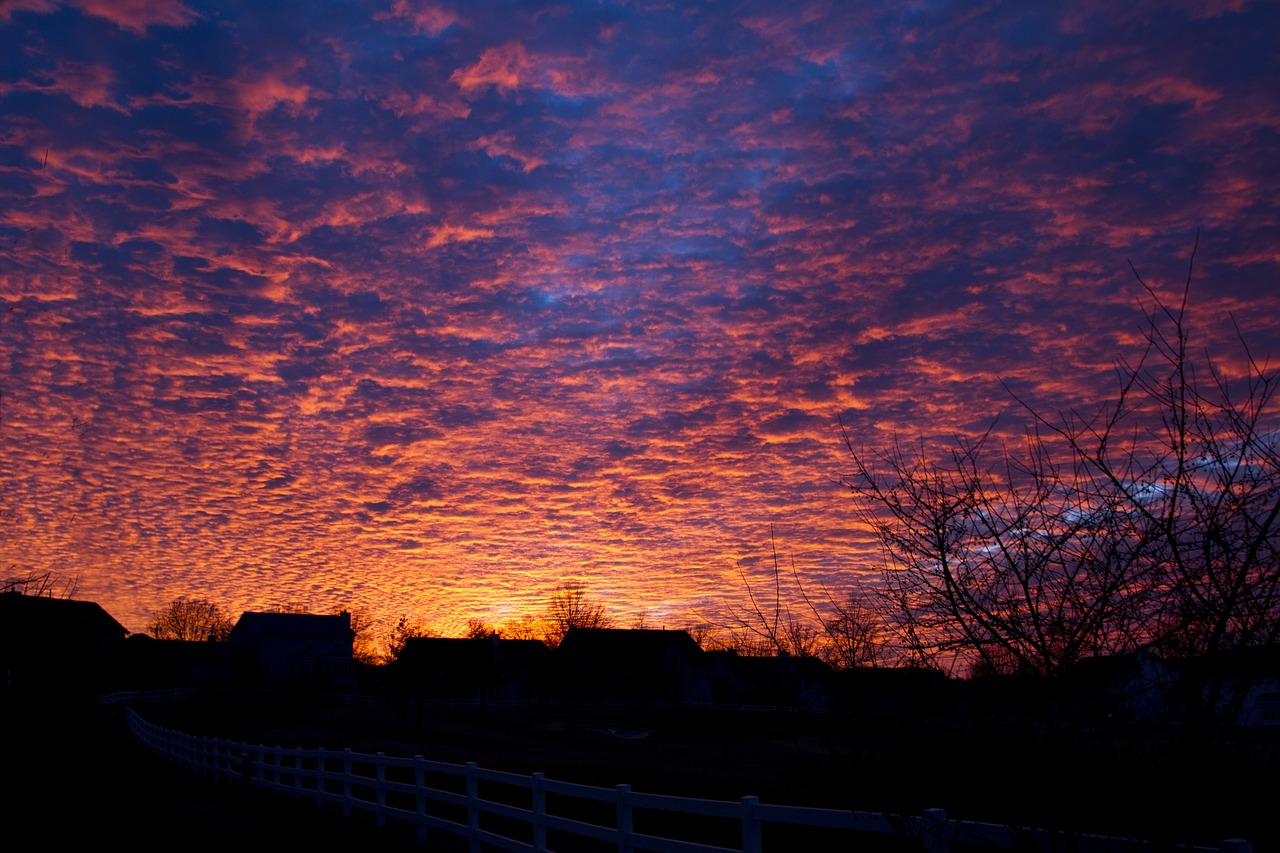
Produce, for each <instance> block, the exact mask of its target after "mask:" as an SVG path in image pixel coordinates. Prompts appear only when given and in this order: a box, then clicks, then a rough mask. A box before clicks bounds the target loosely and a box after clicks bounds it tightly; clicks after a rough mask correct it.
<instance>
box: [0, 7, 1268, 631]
mask: <svg viewBox="0 0 1280 853" xmlns="http://www.w3.org/2000/svg"><path fill="white" fill-rule="evenodd" d="M1277 33H1280V6H1277V5H1275V4H1263V3H1249V2H1220V3H1217V2H1210V0H1205V2H1184V3H1172V4H1171V3H1153V2H1139V3H1130V4H1122V5H1120V6H1117V5H1116V4H1111V3H1079V4H1071V11H1069V12H1063V13H1054V12H1049V11H1042V10H1040V9H1039V7H1038V6H1036V4H1032V5H1031V6H1030V7H1027V4H1022V3H1015V2H997V3H992V4H985V5H981V6H979V5H976V4H966V3H948V2H927V3H915V4H901V3H892V2H885V3H870V2H868V3H841V2H831V3H816V2H813V3H811V2H801V3H790V4H777V3H750V2H729V3H716V4H711V3H701V2H688V3H673V4H648V3H574V2H570V3H563V4H557V5H547V6H543V5H541V4H531V3H530V4H523V3H521V4H508V3H492V2H480V3H458V4H448V3H440V4H434V3H425V2H421V3H419V2H411V0H395V2H390V0H382V1H381V2H352V3H279V4H276V3H267V4H260V3H238V2H230V3H195V2H191V3H178V2H165V0H136V1H135V2H129V3H111V2H105V0H9V2H0V105H2V106H0V300H2V302H0V359H2V360H0V394H2V396H0V441H3V447H4V455H3V459H2V461H0V510H2V511H3V513H4V528H3V531H4V536H3V539H2V540H0V541H2V544H0V557H2V558H3V560H4V565H5V573H4V576H6V577H7V576H9V575H19V574H24V573H26V572H27V571H45V570H52V571H54V572H56V573H58V574H59V575H60V576H66V577H72V576H78V577H79V590H78V592H77V597H78V598H84V599H90V600H95V601H97V602H99V603H100V604H102V605H103V607H104V608H106V609H107V610H108V611H109V612H110V613H111V614H112V615H114V616H115V617H116V618H117V619H119V620H120V621H121V622H122V623H123V624H124V625H125V626H127V627H128V628H130V629H131V630H134V631H140V630H142V629H143V628H144V626H145V623H146V619H147V615H148V613H150V612H151V611H152V610H154V609H156V608H158V607H160V606H161V605H163V604H165V603H166V602H168V601H169V600H170V599H172V598H174V597H176V596H179V595H189V596H198V597H206V598H209V599H212V600H214V601H217V602H220V603H222V604H223V605H224V606H225V607H226V608H227V609H228V610H229V611H232V612H233V613H236V614H238V613H239V611H241V610H245V609H255V608H257V609H261V608H264V607H268V606H271V605H272V604H282V603H300V604H304V605H306V606H309V607H312V608H314V609H317V610H321V609H329V608H331V607H334V606H338V605H346V606H350V607H362V608H366V609H368V610H369V611H370V612H372V613H374V614H375V615H377V616H378V617H380V618H381V619H383V620H394V618H395V617H396V616H398V615H400V614H414V615H417V616H418V617H419V618H421V619H423V620H424V621H427V622H430V623H432V624H434V625H435V626H436V627H437V628H438V629H439V630H442V631H445V632H453V631H456V630H458V629H459V628H460V627H461V626H462V625H463V624H464V623H465V621H466V620H467V619H468V618H470V617H480V618H485V619H488V620H490V621H494V622H501V621H503V620H504V619H508V618H515V617H519V616H521V615H525V614H529V613H533V612H537V611H539V610H541V609H542V607H543V604H544V602H545V601H546V598H547V595H548V593H549V591H550V590H552V589H553V588H554V587H555V586H556V585H557V584H559V583H562V582H565V581H581V582H584V583H585V584H586V585H587V586H588V588H589V589H590V590H591V591H592V593H593V594H594V595H597V596H599V597H600V598H601V599H602V600H604V601H605V602H606V604H607V606H608V607H609V608H610V609H611V611H612V612H614V613H615V614H616V616H617V618H618V619H619V621H620V622H622V623H626V622H628V621H630V620H632V619H634V618H637V617H639V616H641V615H643V616H644V617H645V618H646V621H647V623H648V624H649V625H651V626H653V627H659V626H663V625H665V626H667V627H673V628H674V627H681V626H683V625H685V624H687V623H689V622H692V621H695V620H697V619H698V618H699V617H704V618H713V617H714V616H715V615H716V614H717V613H720V612H721V611H722V610H723V608H724V607H725V606H726V605H727V604H729V603H732V602H735V601H739V600H740V599H741V596H742V593H743V590H742V579H741V576H740V571H743V572H745V573H746V574H747V576H748V577H750V578H754V579H759V580H760V581H761V582H763V580H764V579H765V578H766V577H767V573H768V572H769V570H770V566H771V556H770V554H771V552H770V548H771V545H770V535H771V533H770V531H771V529H772V530H775V531H776V536H777V542H778V545H779V547H780V548H781V549H782V550H783V551H784V552H785V554H786V555H787V557H788V561H790V560H791V559H794V562H795V565H796V566H797V568H798V569H800V570H801V571H802V572H803V573H804V574H805V576H806V577H808V578H811V579H812V580H813V582H814V583H815V584H816V583H822V584H825V585H826V586H828V587H829V588H830V589H832V590H840V589H842V588H845V587H847V586H848V585H849V584H850V583H852V582H853V580H854V579H855V578H856V577H857V576H858V575H859V574H860V573H866V575H867V576H868V577H871V578H874V573H875V571H876V569H877V567H878V566H879V565H880V560H881V558H880V555H879V553H878V552H877V550H876V547H875V545H874V543H873V539H872V537H871V536H870V534H869V533H868V532H867V531H865V530H862V529H859V528H858V527H857V526H856V525H855V523H854V516H853V514H852V513H851V512H850V507H849V501H850V496H849V495H848V492H847V490H845V489H843V488H842V487H841V486H840V485H839V483H838V480H839V478H840V477H841V475H842V474H843V473H845V471H846V470H847V450H846V448H845V447H844V444H843V440H842V438H841V431H840V423H841V422H843V424H844V425H845V427H846V428H847V429H848V430H849V431H850V434H851V435H852V436H853V437H854V438H855V440H857V441H858V442H859V443H861V444H864V445H866V446H868V447H873V448H874V447H877V446H887V445H888V443H889V442H890V441H891V440H892V439H893V437H894V436H899V437H904V438H907V439H910V440H915V439H916V438H917V437H923V438H924V439H925V440H930V439H934V438H937V439H940V440H945V439H946V438H948V437H949V436H953V435H956V434H962V435H963V434H973V433H975V432H979V431H982V430H985V429H986V428H987V427H988V426H989V425H990V424H991V423H992V421H993V420H995V419H997V418H998V419H999V420H998V424H999V427H998V429H999V431H1000V432H1002V433H1007V434H1009V435H1011V436H1016V435H1018V434H1020V433H1021V432H1022V430H1023V428H1024V425H1025V423H1026V417H1025V415H1024V414H1023V412H1022V410H1021V409H1020V407H1019V405H1018V404H1017V402H1016V401H1014V400H1013V399H1012V398H1011V396H1010V393H1009V391H1007V390H1006V386H1007V387H1008V388H1010V389H1013V390H1015V391H1016V392H1017V393H1018V394H1019V395H1021V396H1023V397H1024V398H1025V399H1028V400H1032V401H1035V402H1036V403H1037V404H1039V405H1043V406H1045V407H1046V408H1049V409H1052V408H1057V407H1071V406H1087V405H1091V404H1093V403H1096V402H1099V401H1101V400H1102V399H1103V398H1104V397H1105V396H1107V395H1109V394H1110V393H1111V392H1112V391H1113V390H1114V388H1115V373H1114V370H1113V365H1114V362H1115V360H1116V359H1117V358H1118V357H1121V356H1128V355H1132V354H1134V353H1135V351H1136V350H1135V348H1136V347H1137V346H1139V345H1140V343H1141V329H1142V321H1143V313H1142V310H1141V309H1140V307H1139V305H1138V297H1139V296H1140V295H1141V288H1140V287H1139V286H1138V284H1137V282H1136V281H1135V279H1134V275H1133V272H1132V271H1131V270H1130V268H1129V263H1130V262H1132V264H1133V265H1134V267H1135V268H1137V269H1138V270H1139V271H1140V272H1141V273H1142V274H1143V276H1144V277H1145V278H1146V279H1147V280H1148V281H1149V282H1150V283H1151V284H1152V285H1153V286H1154V287H1156V288H1157V289H1159V290H1161V292H1167V293H1169V294H1174V293H1176V292H1177V291H1178V289H1179V288H1180V286H1181V283H1182V281H1183V280H1184V278H1185V276H1186V271H1187V258H1188V255H1189V253H1190V250H1191V246H1192V244H1193V242H1194V240H1195V234H1196V230H1197V229H1198V228H1199V229H1201V236H1200V249H1199V254H1198V255H1197V259H1196V274H1195V276H1194V285H1193V291H1192V301H1193V307H1194V310H1195V314H1194V318H1195V319H1194V332H1195V334H1196V335H1197V340H1198V341H1199V342H1200V344H1201V345H1203V346H1207V347H1209V348H1210V350H1211V351H1212V352H1214V353H1215V354H1220V355H1222V357H1223V358H1224V359H1227V360H1225V361H1223V366H1224V369H1226V370H1227V371H1230V370H1232V369H1233V366H1232V365H1233V362H1231V361H1230V360H1229V357H1228V354H1238V350H1237V349H1234V348H1232V346H1231V345H1232V342H1233V340H1234V336H1235V327H1234V326H1233V318H1234V323H1236V324H1238V325H1239V328H1240V330H1241V332H1242V333H1243V334H1244V335H1245V337H1246V338H1247V339H1248V341H1249V343H1250V346H1251V347H1252V352H1253V354H1254V356H1255V357H1257V358H1258V359H1260V360H1261V359H1264V358H1265V357H1266V356H1267V354H1268V353H1280V275H1278V273H1280V221H1278V216H1277V210H1278V208H1277V199H1280V166H1278V164H1280V98H1278V97H1277V94H1276V92H1277V86H1276V83H1277V81H1278V80H1280V41H1278V40H1277V35H1276V34H1277ZM1237 366H1238V365H1237ZM1002 383H1003V384H1002Z"/></svg>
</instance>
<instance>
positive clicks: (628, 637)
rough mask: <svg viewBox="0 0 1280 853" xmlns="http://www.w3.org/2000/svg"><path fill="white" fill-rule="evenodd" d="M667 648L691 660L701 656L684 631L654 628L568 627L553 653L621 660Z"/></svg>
mask: <svg viewBox="0 0 1280 853" xmlns="http://www.w3.org/2000/svg"><path fill="white" fill-rule="evenodd" d="M668 649H675V650H676V651H677V652H679V653H681V654H683V655H685V656H687V657H691V658H697V657H700V656H701V655H702V647H701V646H699V645H698V644H697V642H696V641H695V640H694V639H693V637H691V636H689V632H688V631H668V630H665V629H656V628H570V629H569V630H568V631H567V632H565V635H564V639H563V640H561V641H560V646H559V648H558V649H557V652H559V653H570V654H584V653H585V654H588V655H592V656H602V657H603V656H607V657H610V658H613V659H615V660H625V659H641V658H646V657H653V656H660V655H662V654H664V653H665V652H666V651H667V650H668Z"/></svg>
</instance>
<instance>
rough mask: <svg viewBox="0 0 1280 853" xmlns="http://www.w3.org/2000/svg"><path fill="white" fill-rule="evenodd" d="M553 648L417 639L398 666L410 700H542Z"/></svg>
mask: <svg viewBox="0 0 1280 853" xmlns="http://www.w3.org/2000/svg"><path fill="white" fill-rule="evenodd" d="M549 653H550V650H549V649H548V648H547V646H546V644H545V643H543V642H542V641H541V640H504V639H501V638H500V637H499V636H498V635H496V634H495V635H493V636H491V637H478V638H454V637H411V638H409V639H407V640H405V644H404V650H403V651H401V653H400V656H399V657H398V658H397V659H396V661H395V663H394V664H392V668H393V669H394V672H395V676H394V678H395V682H396V684H397V686H398V688H399V690H400V692H401V693H402V694H404V695H406V696H413V697H417V698H424V699H460V700H467V701H475V702H480V703H483V702H490V701H511V700H526V699H533V698H536V692H537V691H536V687H535V685H536V681H537V677H538V675H539V674H540V672H541V670H542V668H543V666H544V664H545V662H546V658H547V655H548V654H549Z"/></svg>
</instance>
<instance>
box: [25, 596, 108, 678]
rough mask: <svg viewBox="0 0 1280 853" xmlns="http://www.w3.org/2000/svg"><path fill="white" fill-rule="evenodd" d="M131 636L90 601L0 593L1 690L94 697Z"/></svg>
mask: <svg viewBox="0 0 1280 853" xmlns="http://www.w3.org/2000/svg"><path fill="white" fill-rule="evenodd" d="M128 633H129V632H128V631H127V630H126V629H125V627H124V626H123V625H121V624H120V623H119V622H117V621H116V620H115V619H114V618H112V616H111V614H109V613H107V611H105V610H103V609H102V607H101V606H99V605H98V604H96V603H95V602H92V601H76V600H73V599H68V598H44V597H42V596H34V595H22V594H20V593H17V592H6V593H0V667H3V678H4V681H3V684H2V685H0V686H2V687H3V688H5V689H6V690H14V691H30V692H45V693H60V694H67V693H84V694H86V695H91V694H95V693H96V691H97V690H99V689H100V688H101V687H102V686H103V684H104V677H105V674H106V672H107V670H108V668H109V664H110V662H111V659H112V657H113V655H114V654H115V652H116V651H117V650H118V649H119V647H120V646H121V644H123V643H124V639H125V637H126V636H127V635H128Z"/></svg>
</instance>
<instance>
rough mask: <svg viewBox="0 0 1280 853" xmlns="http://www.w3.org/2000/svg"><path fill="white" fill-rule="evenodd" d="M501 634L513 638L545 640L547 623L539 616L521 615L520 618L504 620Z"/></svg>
mask: <svg viewBox="0 0 1280 853" xmlns="http://www.w3.org/2000/svg"><path fill="white" fill-rule="evenodd" d="M501 634H502V636H504V637H506V638H508V639H511V640H545V638H546V636H547V623H546V620H544V619H542V618H540V617H538V616H521V617H520V618H519V619H515V620H512V621H510V622H503V623H502V629H501Z"/></svg>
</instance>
